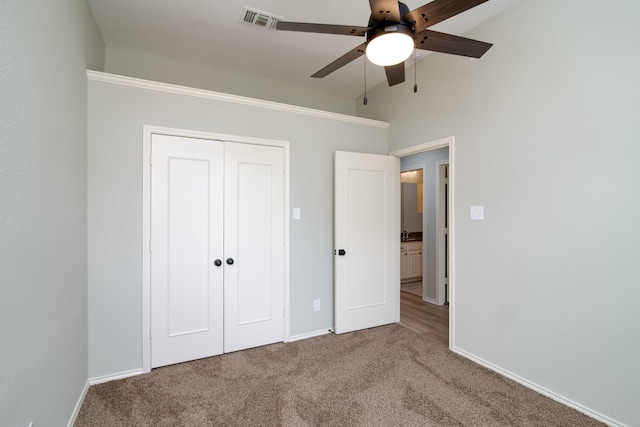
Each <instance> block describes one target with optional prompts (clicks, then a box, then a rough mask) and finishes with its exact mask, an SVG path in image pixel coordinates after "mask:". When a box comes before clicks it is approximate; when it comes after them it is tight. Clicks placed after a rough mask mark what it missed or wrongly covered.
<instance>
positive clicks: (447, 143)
mask: <svg viewBox="0 0 640 427" xmlns="http://www.w3.org/2000/svg"><path fill="white" fill-rule="evenodd" d="M443 147H449V272H448V273H449V274H448V277H449V349H450V350H452V349H454V348H455V347H456V346H455V320H456V314H455V313H456V312H455V308H456V304H455V271H456V269H455V221H454V220H455V137H453V136H449V137H446V138H441V139H437V140H433V141H429V142H425V143H423V144H418V145H414V146H411V147H408V148H403V149H400V150H396V151H392V152H390V153H389V155H390V156H395V157H398V158H402V157H406V156H410V155H412V154H418V153H422V152H425V151H431V150H435V149H438V148H443ZM398 286H399V285H398ZM398 294H400V289H398Z"/></svg>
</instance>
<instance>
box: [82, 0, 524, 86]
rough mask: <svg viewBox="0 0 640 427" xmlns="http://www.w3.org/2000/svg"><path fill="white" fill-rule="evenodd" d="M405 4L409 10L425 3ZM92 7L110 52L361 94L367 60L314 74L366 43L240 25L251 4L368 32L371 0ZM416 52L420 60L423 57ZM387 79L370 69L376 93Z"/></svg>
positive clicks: (445, 26) (103, 0) (467, 24)
mask: <svg viewBox="0 0 640 427" xmlns="http://www.w3.org/2000/svg"><path fill="white" fill-rule="evenodd" d="M517 1H519V0H489V1H488V2H486V3H483V4H481V5H480V6H476V7H475V8H473V9H471V10H468V11H466V12H464V13H462V14H460V15H458V16H455V17H453V18H450V19H449V20H447V21H445V22H442V23H440V24H437V25H434V26H433V27H431V29H434V30H438V31H442V32H446V33H451V34H456V35H463V34H464V33H466V32H467V31H469V30H470V29H472V28H473V27H475V26H477V25H478V24H480V23H481V22H483V21H485V20H487V19H489V18H490V17H492V16H494V15H495V14H497V13H499V12H501V11H503V10H504V9H506V8H507V7H509V6H511V5H512V4H514V3H516V2H517ZM404 2H405V3H406V4H407V6H408V7H409V9H411V10H413V9H415V8H417V7H419V6H422V5H423V4H424V3H428V1H427V0H405V1H404ZM89 3H90V4H91V8H92V10H93V14H94V17H95V20H96V22H97V24H98V27H99V29H100V32H101V34H102V38H103V40H104V43H105V44H106V45H107V46H109V47H113V48H120V49H126V50H131V51H136V52H147V53H152V54H156V55H160V56H164V57H169V58H174V59H179V60H185V61H189V62H195V63H198V64H201V65H207V66H213V67H219V68H225V69H228V70H232V71H241V72H243V73H251V74H258V75H260V76H263V77H268V78H271V79H277V80H284V81H286V82H289V83H291V84H296V85H301V86H308V87H311V88H315V89H319V90H324V91H329V92H333V93H336V94H341V95H346V96H350V97H356V96H358V95H360V94H361V93H362V92H363V67H364V65H363V59H358V60H355V61H353V62H352V63H351V64H349V65H347V66H345V67H343V68H341V69H339V70H337V71H336V72H334V73H332V74H330V75H329V76H327V77H325V78H323V79H316V78H311V77H309V76H311V74H313V73H315V72H316V71H318V70H320V69H321V68H323V67H324V66H326V65H328V64H329V63H331V62H332V61H334V60H335V59H337V58H338V57H340V56H342V55H343V54H345V53H347V52H348V51H350V50H351V49H353V48H354V47H356V46H357V45H359V44H360V43H362V42H364V38H359V37H350V36H338V35H328V34H308V33H298V32H288V31H276V30H267V29H265V28H261V27H257V26H251V25H247V24H244V23H241V22H240V17H241V15H242V12H243V10H244V7H245V6H247V7H249V8H251V9H257V10H259V11H263V12H268V13H270V14H274V15H279V16H281V17H283V18H284V19H285V20H287V21H296V22H314V23H326V24H344V25H358V26H366V25H367V22H368V19H369V14H370V9H369V2H367V1H366V0H351V1H344V0H322V1H320V0H319V1H315V2H311V1H300V0H225V1H222V0H217V1H216V0H180V1H176V0H89ZM483 41H486V42H489V43H491V42H492V41H491V40H483ZM418 52H419V55H421V56H422V57H424V55H425V54H426V52H424V51H418ZM436 55H442V54H439V53H436ZM418 59H420V56H419V57H418ZM383 81H385V74H384V70H383V69H382V68H381V67H377V66H374V65H372V64H368V66H367V82H368V83H367V85H368V86H369V87H373V86H375V85H377V84H379V83H381V82H383Z"/></svg>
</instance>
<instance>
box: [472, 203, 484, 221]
mask: <svg viewBox="0 0 640 427" xmlns="http://www.w3.org/2000/svg"><path fill="white" fill-rule="evenodd" d="M469 219H471V220H472V221H482V220H484V206H471V207H470V208H469Z"/></svg>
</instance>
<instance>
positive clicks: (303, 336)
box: [288, 328, 333, 342]
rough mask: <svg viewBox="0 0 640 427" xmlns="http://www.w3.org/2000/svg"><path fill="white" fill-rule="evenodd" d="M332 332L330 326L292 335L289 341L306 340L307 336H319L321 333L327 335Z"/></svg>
mask: <svg viewBox="0 0 640 427" xmlns="http://www.w3.org/2000/svg"><path fill="white" fill-rule="evenodd" d="M331 329H333V328H331ZM330 333H331V331H330V330H329V328H327V329H320V330H319V331H313V332H307V333H304V334H300V335H294V336H291V337H289V341H288V342H293V341H300V340H306V339H307V338H314V337H319V336H321V335H327V334H330Z"/></svg>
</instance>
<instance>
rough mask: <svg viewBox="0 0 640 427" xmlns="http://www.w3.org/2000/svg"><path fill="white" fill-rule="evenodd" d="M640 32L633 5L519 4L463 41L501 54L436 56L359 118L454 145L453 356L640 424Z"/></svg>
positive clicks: (394, 138)
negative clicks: (413, 82) (413, 85)
mask: <svg viewBox="0 0 640 427" xmlns="http://www.w3.org/2000/svg"><path fill="white" fill-rule="evenodd" d="M639 22H640V2H638V1H635V0H621V1H604V2H584V1H578V0H564V1H553V0H539V1H535V2H533V1H522V2H520V3H518V4H517V5H516V6H514V7H513V8H511V9H509V10H507V11H506V12H505V13H503V14H501V15H499V16H496V17H495V18H493V19H492V20H490V21H489V22H487V23H486V24H484V25H482V26H480V27H478V28H476V29H475V30H474V31H472V32H470V33H469V34H467V36H469V37H471V38H477V39H480V40H486V41H489V42H492V43H494V44H495V45H494V47H493V48H492V49H491V50H490V51H489V52H488V53H487V54H486V56H485V57H484V58H482V59H481V60H477V61H474V62H470V61H469V60H468V59H464V58H458V57H452V56H448V55H442V54H432V55H430V56H429V57H427V59H425V60H424V61H422V62H420V63H419V64H418V74H419V77H418V84H419V85H420V89H419V90H420V92H419V93H418V94H417V95H414V94H413V93H411V91H410V90H409V89H410V87H409V86H407V83H405V84H404V85H401V86H399V87H394V88H390V89H389V88H385V87H379V88H377V89H376V90H374V91H371V92H370V93H369V105H368V106H367V107H365V108H360V110H359V113H360V114H361V115H363V116H368V117H373V118H378V119H384V120H389V121H390V122H391V128H390V144H391V147H392V150H394V149H399V148H402V147H408V146H411V145H416V144H419V143H423V142H427V141H430V140H435V139H438V138H441V137H446V136H450V135H453V136H455V141H456V152H455V159H454V161H455V201H454V202H455V207H456V216H455V221H456V222H455V226H456V237H455V242H454V244H455V251H456V259H455V262H456V264H455V265H456V269H455V280H456V281H455V289H454V291H455V296H454V297H455V299H454V301H453V306H454V310H455V316H456V317H455V341H454V342H453V345H454V347H455V348H456V349H457V350H459V351H464V352H467V353H468V354H470V355H472V356H473V357H475V358H478V359H482V360H484V361H486V362H489V363H491V364H493V365H495V366H497V367H499V368H501V369H503V370H506V371H510V372H512V373H514V374H515V375H518V376H520V377H521V378H523V379H524V380H527V381H530V382H531V383H533V384H536V385H538V386H540V387H543V388H545V389H547V390H549V391H551V392H553V393H556V394H557V395H560V396H562V397H564V398H566V399H570V400H572V401H574V402H575V403H576V404H579V405H583V406H584V407H586V408H589V409H590V410H592V411H595V412H597V413H600V414H602V415H603V416H605V417H609V418H610V420H616V421H617V422H619V423H624V424H627V425H640V412H639V411H638V408H637V400H638V396H640V364H638V360H640V339H639V337H640V335H639V333H638V331H640V315H639V314H638V313H639V312H638V308H637V305H638V301H640V263H639V260H640V244H639V242H640V226H639V225H638V219H639V218H640V168H639V167H638V165H639V164H640V125H639V123H640V78H639V77H638V76H640V55H638V54H637V53H638V46H640V26H639V24H638V23H639ZM412 73H413V71H412V70H410V71H409V72H408V74H409V75H411V74H412ZM405 86H407V87H405ZM403 87H405V89H406V90H403ZM471 205H484V207H485V220H484V221H482V222H477V221H473V222H471V221H469V206H471Z"/></svg>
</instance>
